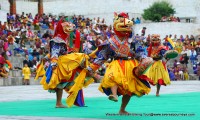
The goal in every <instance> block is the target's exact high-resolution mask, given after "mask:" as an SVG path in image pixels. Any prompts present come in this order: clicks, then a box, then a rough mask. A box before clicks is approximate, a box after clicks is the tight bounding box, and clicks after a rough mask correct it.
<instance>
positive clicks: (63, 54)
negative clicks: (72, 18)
mask: <svg viewBox="0 0 200 120" xmlns="http://www.w3.org/2000/svg"><path fill="white" fill-rule="evenodd" d="M74 30H75V25H74V24H72V23H69V22H64V21H62V19H61V20H60V21H59V22H58V25H57V27H56V30H55V34H54V37H53V39H52V40H51V41H50V54H48V55H47V56H46V57H45V58H44V59H45V60H49V61H50V65H49V67H48V69H47V70H46V71H44V67H43V64H40V66H39V67H38V69H37V75H36V78H35V79H38V77H39V76H40V75H44V74H45V75H44V76H43V78H42V80H41V81H40V83H41V84H42V85H43V88H44V89H45V90H48V91H49V92H53V93H54V92H56V98H57V99H56V108H65V107H66V106H65V105H63V104H62V102H61V100H62V94H63V89H64V90H65V91H66V92H67V93H69V96H68V97H67V100H66V103H67V106H68V107H71V106H72V105H73V104H74V105H77V106H84V105H85V104H84V98H83V92H82V88H83V87H86V86H88V85H89V84H90V83H92V82H93V81H94V80H93V79H92V78H91V77H87V76H86V73H87V70H85V69H84V68H86V67H87V65H88V56H87V55H85V54H82V53H73V51H76V50H77V49H79V47H80V40H76V43H77V44H76V45H75V46H74V47H75V48H69V47H68V43H69V34H70V32H73V31H74ZM77 32H78V31H76V35H77V36H78V37H77V38H80V34H78V33H77Z"/></svg>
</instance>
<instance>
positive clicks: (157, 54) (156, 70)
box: [140, 35, 178, 85]
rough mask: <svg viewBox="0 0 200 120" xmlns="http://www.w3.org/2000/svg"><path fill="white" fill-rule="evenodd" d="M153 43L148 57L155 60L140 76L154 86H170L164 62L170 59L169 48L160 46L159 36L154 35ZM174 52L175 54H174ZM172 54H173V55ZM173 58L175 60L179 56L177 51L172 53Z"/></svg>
mask: <svg viewBox="0 0 200 120" xmlns="http://www.w3.org/2000/svg"><path fill="white" fill-rule="evenodd" d="M152 39H153V40H154V39H155V40H156V41H153V40H152V43H151V45H150V47H149V48H148V56H149V57H151V58H153V60H154V62H153V63H152V64H151V65H150V66H149V67H148V68H147V69H146V70H145V71H144V73H143V74H142V75H141V76H140V78H141V79H145V80H148V81H149V82H150V83H151V84H152V85H156V84H159V85H169V84H170V78H169V73H168V70H167V67H166V62H165V61H163V60H162V59H163V58H169V57H168V56H166V55H168V54H166V53H167V48H166V47H165V46H162V45H160V40H159V36H158V35H153V36H152ZM172 52H174V53H172ZM171 53H172V54H171ZM170 55H171V56H172V57H171V56H170V57H171V58H174V57H175V56H177V55H178V53H177V52H176V51H170Z"/></svg>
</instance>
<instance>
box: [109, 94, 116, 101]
mask: <svg viewBox="0 0 200 120" xmlns="http://www.w3.org/2000/svg"><path fill="white" fill-rule="evenodd" d="M108 99H109V100H112V101H114V102H118V98H117V96H114V95H109V97H108Z"/></svg>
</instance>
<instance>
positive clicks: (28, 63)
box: [23, 55, 33, 67]
mask: <svg viewBox="0 0 200 120" xmlns="http://www.w3.org/2000/svg"><path fill="white" fill-rule="evenodd" d="M23 64H24V66H25V64H27V65H28V67H33V64H32V62H31V61H30V60H29V56H28V55H26V57H25V60H24V61H23Z"/></svg>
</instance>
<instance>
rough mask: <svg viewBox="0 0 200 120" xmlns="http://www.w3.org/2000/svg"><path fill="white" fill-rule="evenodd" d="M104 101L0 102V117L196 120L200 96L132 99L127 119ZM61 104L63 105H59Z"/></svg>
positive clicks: (166, 95) (90, 99)
mask: <svg viewBox="0 0 200 120" xmlns="http://www.w3.org/2000/svg"><path fill="white" fill-rule="evenodd" d="M119 99H120V101H119V102H117V103H115V102H112V101H109V100H108V99H107V98H106V97H100V98H86V99H85V103H86V105H87V106H88V107H81V108H79V107H76V106H73V107H72V108H62V109H58V108H54V105H55V100H32V101H14V102H0V115H12V116H45V117H46V116H48V117H65V118H99V119H115V120H122V119H128V120H129V119H135V120H168V119H169V120H200V92H193V93H184V94H165V95H161V96H160V97H155V96H154V95H147V96H143V97H141V98H137V97H132V99H131V101H130V103H129V105H128V107H127V111H128V112H130V113H131V114H130V115H129V116H120V115H118V114H117V113H118V110H119V107H120V104H121V97H120V98H119ZM63 102H65V101H63Z"/></svg>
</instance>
